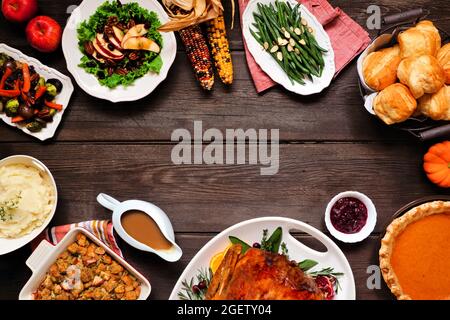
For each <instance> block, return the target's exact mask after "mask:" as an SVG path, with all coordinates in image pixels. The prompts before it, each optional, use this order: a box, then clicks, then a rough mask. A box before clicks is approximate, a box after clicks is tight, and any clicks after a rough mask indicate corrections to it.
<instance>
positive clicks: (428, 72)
mask: <svg viewBox="0 0 450 320" xmlns="http://www.w3.org/2000/svg"><path fill="white" fill-rule="evenodd" d="M397 76H398V79H399V80H400V82H401V83H403V84H405V85H407V86H408V87H409V89H410V90H411V93H412V95H413V96H414V98H416V99H418V98H420V97H421V96H423V95H424V94H425V93H435V92H437V91H438V90H439V89H441V88H442V86H443V85H444V82H445V74H444V70H443V69H442V67H441V66H440V65H439V62H438V60H437V59H436V58H435V57H433V56H430V55H422V56H414V57H410V58H407V59H404V60H402V62H400V64H399V65H398V69H397Z"/></svg>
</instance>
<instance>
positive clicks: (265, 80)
mask: <svg viewBox="0 0 450 320" xmlns="http://www.w3.org/2000/svg"><path fill="white" fill-rule="evenodd" d="M297 1H299V2H300V3H301V4H303V5H304V6H305V7H306V8H307V9H308V10H309V11H310V12H311V13H312V14H313V15H314V16H315V17H316V18H317V20H319V22H320V23H321V24H322V25H323V27H324V29H325V31H326V32H327V33H328V36H329V37H330V40H331V45H332V46H333V50H334V63H335V65H336V73H335V75H334V76H335V77H336V75H337V74H338V73H339V72H341V71H342V69H343V68H344V67H345V66H346V65H347V64H348V63H350V61H352V60H353V59H354V58H355V57H356V56H357V55H359V54H360V53H361V52H362V51H363V50H364V49H365V48H366V47H367V46H368V45H369V44H370V42H371V40H370V37H369V34H368V33H367V31H366V30H364V29H363V28H362V27H361V26H360V25H359V24H358V23H356V22H355V21H354V20H353V19H352V18H350V17H349V16H348V15H347V14H346V13H345V12H343V11H342V10H341V9H339V8H333V7H332V6H331V5H330V3H329V2H328V1H326V0H301V1H300V0H297ZM249 2H250V0H239V12H240V15H241V26H242V14H243V13H244V10H245V8H246V7H247V4H248V3H249ZM244 45H245V55H246V58H247V65H248V68H249V70H250V74H251V75H252V78H253V82H254V83H255V87H256V91H257V92H258V93H259V92H262V91H264V90H267V89H269V88H271V87H273V86H274V85H275V84H276V83H275V82H274V81H273V80H272V79H271V78H270V77H269V76H268V75H267V74H266V73H264V71H262V70H261V68H260V67H259V66H258V64H257V63H256V62H255V60H254V59H253V57H252V55H251V53H250V52H249V51H248V49H247V46H246V44H245V41H244Z"/></svg>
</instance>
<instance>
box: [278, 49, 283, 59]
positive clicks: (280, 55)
mask: <svg viewBox="0 0 450 320" xmlns="http://www.w3.org/2000/svg"><path fill="white" fill-rule="evenodd" d="M277 59H278V60H279V61H283V54H282V53H281V52H280V51H278V52H277Z"/></svg>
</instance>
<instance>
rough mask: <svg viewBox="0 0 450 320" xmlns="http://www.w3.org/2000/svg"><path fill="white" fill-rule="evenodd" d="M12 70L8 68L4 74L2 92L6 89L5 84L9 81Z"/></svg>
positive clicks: (0, 84)
mask: <svg viewBox="0 0 450 320" xmlns="http://www.w3.org/2000/svg"><path fill="white" fill-rule="evenodd" d="M12 72H13V71H12V69H11V68H6V70H5V73H4V74H3V77H2V80H0V90H2V89H3V88H4V87H5V82H6V79H8V77H9V76H10V75H12Z"/></svg>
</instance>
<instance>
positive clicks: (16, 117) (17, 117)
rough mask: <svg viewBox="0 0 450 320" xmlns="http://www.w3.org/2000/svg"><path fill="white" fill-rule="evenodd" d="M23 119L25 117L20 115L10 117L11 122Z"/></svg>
mask: <svg viewBox="0 0 450 320" xmlns="http://www.w3.org/2000/svg"><path fill="white" fill-rule="evenodd" d="M24 120H25V118H24V117H22V116H15V117H12V118H11V122H12V123H17V122H22V121H24Z"/></svg>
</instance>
